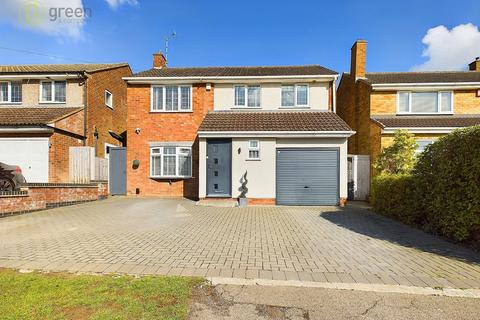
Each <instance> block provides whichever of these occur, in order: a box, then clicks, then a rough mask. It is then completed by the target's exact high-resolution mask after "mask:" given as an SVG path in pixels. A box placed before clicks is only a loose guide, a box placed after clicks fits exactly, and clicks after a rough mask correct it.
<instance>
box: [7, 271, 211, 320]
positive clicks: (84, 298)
mask: <svg viewBox="0 0 480 320" xmlns="http://www.w3.org/2000/svg"><path fill="white" fill-rule="evenodd" d="M201 282H202V280H201V279H199V278H188V277H161V276H152V277H142V278H135V277H132V276H114V275H105V276H96V275H72V274H65V273H48V274H46V273H37V272H34V273H19V272H16V271H13V270H6V269H0V315H1V316H0V318H2V319H25V320H27V319H35V320H37V319H96V320H98V319H109V320H110V319H185V318H186V316H187V312H188V305H189V301H190V297H191V295H192V289H193V288H194V287H195V286H197V285H199V284H200V283H201Z"/></svg>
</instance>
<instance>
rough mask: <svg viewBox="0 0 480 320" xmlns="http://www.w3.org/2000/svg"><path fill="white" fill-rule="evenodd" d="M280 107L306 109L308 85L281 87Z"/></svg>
mask: <svg viewBox="0 0 480 320" xmlns="http://www.w3.org/2000/svg"><path fill="white" fill-rule="evenodd" d="M281 95H282V97H281V98H282V107H308V103H309V101H308V100H309V99H308V96H309V87H308V84H296V85H293V84H292V85H283V86H282V93H281Z"/></svg>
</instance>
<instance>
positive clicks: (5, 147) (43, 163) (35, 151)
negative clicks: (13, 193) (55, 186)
mask: <svg viewBox="0 0 480 320" xmlns="http://www.w3.org/2000/svg"><path fill="white" fill-rule="evenodd" d="M0 162H3V163H6V164H10V165H18V166H20V168H21V169H22V173H23V175H24V176H25V179H26V180H27V182H48V138H0Z"/></svg>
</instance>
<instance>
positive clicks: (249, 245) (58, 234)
mask: <svg viewBox="0 0 480 320" xmlns="http://www.w3.org/2000/svg"><path fill="white" fill-rule="evenodd" d="M0 267H14V268H20V269H42V270H50V271H74V272H76V271H80V272H104V273H109V272H118V273H130V274H167V275H197V276H212V277H235V278H266V279H274V280H275V279H278V280H302V281H320V282H345V283H378V284H402V285H413V286H422V287H453V288H480V255H479V254H478V253H475V252H473V251H470V250H468V249H465V248H463V247H460V246H457V245H454V244H451V243H449V242H447V241H444V240H442V239H440V238H438V237H434V236H430V235H427V234H425V233H423V232H421V231H418V230H415V229H412V228H409V227H407V226H404V225H402V224H400V223H397V222H394V221H392V220H389V219H387V218H384V217H381V216H378V215H375V214H372V213H370V212H369V211H368V210H366V209H362V208H361V207H359V206H350V207H347V208H346V209H345V210H341V209H337V208H335V207H248V208H212V207H200V206H195V204H194V203H193V202H191V201H188V200H165V199H156V198H138V199H135V198H113V199H109V200H105V201H100V202H93V203H87V204H82V205H77V206H71V207H64V208H57V209H52V210H48V211H42V212H34V213H30V214H25V215H19V216H13V217H7V218H3V219H0Z"/></svg>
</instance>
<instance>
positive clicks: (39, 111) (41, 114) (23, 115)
mask: <svg viewBox="0 0 480 320" xmlns="http://www.w3.org/2000/svg"><path fill="white" fill-rule="evenodd" d="M82 109H83V108H17V107H13V108H3V107H2V108H0V125H7V126H9V125H45V124H49V123H53V122H55V121H57V120H60V119H62V118H64V117H66V116H68V115H70V114H73V113H76V112H77V111H79V110H82Z"/></svg>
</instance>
